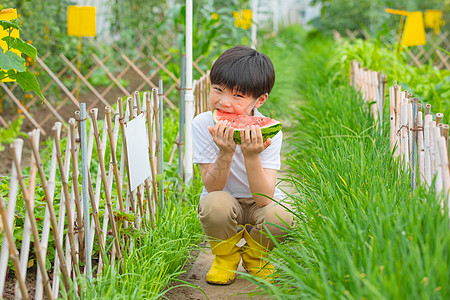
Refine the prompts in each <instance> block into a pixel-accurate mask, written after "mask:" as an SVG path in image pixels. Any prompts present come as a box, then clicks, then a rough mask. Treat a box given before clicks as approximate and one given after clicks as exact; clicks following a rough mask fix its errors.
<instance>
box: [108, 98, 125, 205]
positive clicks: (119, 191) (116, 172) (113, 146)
mask: <svg viewBox="0 0 450 300" xmlns="http://www.w3.org/2000/svg"><path fill="white" fill-rule="evenodd" d="M105 111H106V122H107V123H108V136H109V147H110V149H111V164H112V166H113V172H114V179H115V181H116V189H117V197H118V199H119V205H120V211H122V212H125V208H124V207H123V198H122V185H121V184H120V180H119V168H118V166H117V158H116V146H117V145H116V142H114V135H113V132H112V122H111V108H110V107H109V106H106V108H105Z"/></svg>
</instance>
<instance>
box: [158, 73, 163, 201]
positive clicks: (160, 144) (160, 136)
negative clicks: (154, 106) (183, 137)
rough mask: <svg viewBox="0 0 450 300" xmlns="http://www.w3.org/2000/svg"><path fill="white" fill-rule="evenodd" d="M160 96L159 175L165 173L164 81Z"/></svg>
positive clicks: (160, 82) (161, 192) (161, 84)
mask: <svg viewBox="0 0 450 300" xmlns="http://www.w3.org/2000/svg"><path fill="white" fill-rule="evenodd" d="M158 96H159V149H160V152H159V153H161V155H160V164H159V165H160V170H159V174H163V173H164V130H163V126H164V121H163V102H164V90H163V81H162V79H160V80H159V87H158ZM160 187H161V191H160V195H161V208H162V210H164V179H162V180H161V185H160Z"/></svg>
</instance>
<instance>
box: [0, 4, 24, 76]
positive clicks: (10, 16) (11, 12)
mask: <svg viewBox="0 0 450 300" xmlns="http://www.w3.org/2000/svg"><path fill="white" fill-rule="evenodd" d="M14 19H17V10H16V9H14V8H7V9H4V10H2V11H0V20H3V21H8V22H9V21H11V20H14ZM6 36H9V32H8V30H3V28H1V27H0V47H2V49H3V53H5V52H6V50H8V44H7V43H6V42H5V41H2V40H1V39H3V38H4V37H6ZM11 37H15V38H18V37H19V30H17V29H13V30H12V31H11ZM10 51H11V52H14V53H16V54H17V55H19V56H21V55H22V53H21V52H20V51H19V50H17V49H11V50H10ZM11 81H15V80H13V79H9V78H5V79H3V80H2V82H11Z"/></svg>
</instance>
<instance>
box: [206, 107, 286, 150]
mask: <svg viewBox="0 0 450 300" xmlns="http://www.w3.org/2000/svg"><path fill="white" fill-rule="evenodd" d="M213 119H214V123H218V122H220V121H223V120H226V121H229V122H231V127H233V128H234V136H233V139H234V142H235V143H236V144H238V145H240V144H241V131H242V130H245V127H247V126H251V125H259V126H260V127H261V134H262V137H263V140H264V141H266V140H267V139H268V138H272V137H274V136H275V135H276V134H277V133H278V132H279V131H280V130H281V123H280V122H279V121H277V120H274V119H271V118H267V117H255V116H246V115H236V114H231V113H226V112H222V111H220V110H217V109H215V110H214V111H213Z"/></svg>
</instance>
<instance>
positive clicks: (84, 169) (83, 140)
mask: <svg viewBox="0 0 450 300" xmlns="http://www.w3.org/2000/svg"><path fill="white" fill-rule="evenodd" d="M86 127H87V126H86V103H80V149H81V178H82V181H81V195H82V198H83V210H84V228H86V229H88V228H91V226H90V225H89V218H90V213H89V185H88V172H89V169H88V161H87V158H88V157H87V134H86ZM89 241H90V237H89V230H85V232H84V243H85V245H86V247H85V249H86V254H85V255H86V256H85V257H86V275H87V276H88V277H89V278H91V276H92V265H91V252H90V250H89V249H91V247H90V245H89Z"/></svg>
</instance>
